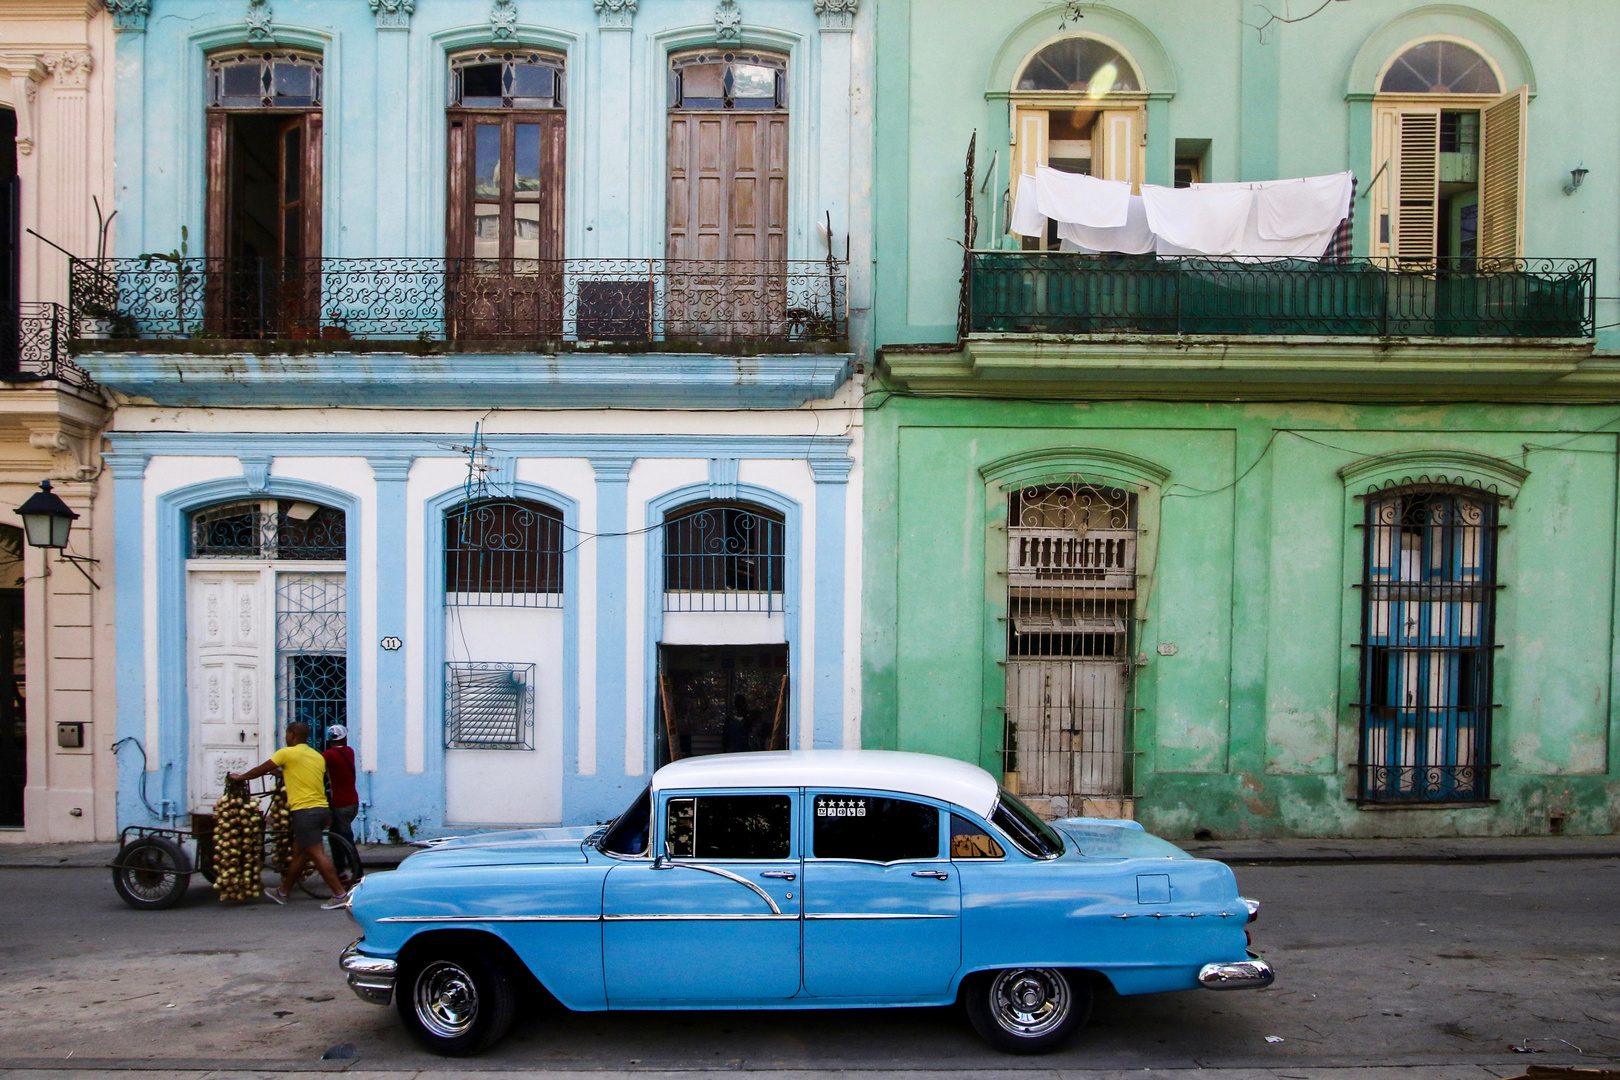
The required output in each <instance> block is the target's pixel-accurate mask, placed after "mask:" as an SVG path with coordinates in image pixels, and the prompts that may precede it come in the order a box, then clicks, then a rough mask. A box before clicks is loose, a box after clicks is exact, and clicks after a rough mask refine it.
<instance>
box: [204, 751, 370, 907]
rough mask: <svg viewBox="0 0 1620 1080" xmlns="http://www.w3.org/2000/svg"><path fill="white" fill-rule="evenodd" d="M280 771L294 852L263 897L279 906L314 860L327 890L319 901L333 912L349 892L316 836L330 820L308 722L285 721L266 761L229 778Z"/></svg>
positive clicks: (322, 765)
mask: <svg viewBox="0 0 1620 1080" xmlns="http://www.w3.org/2000/svg"><path fill="white" fill-rule="evenodd" d="M271 772H280V774H281V778H282V779H283V780H284V781H285V782H286V784H287V809H288V810H289V811H291V817H292V831H293V855H292V859H291V860H289V861H288V863H287V872H286V873H285V874H284V875H282V878H281V888H279V889H270V888H266V889H265V890H264V895H266V896H268V897H269V898H270V899H272V900H274V901H275V902H276V903H278V904H285V903H286V902H287V898H288V896H289V895H290V892H291V889H292V886H293V884H294V883H295V882H297V881H298V880H299V879H301V878H302V877H303V876H304V868H305V866H306V865H307V864H309V863H314V864H315V872H316V873H318V874H320V875H321V880H322V881H324V882H326V887H327V888H329V889H331V890H332V899H330V900H328V901H327V902H326V903H324V904H322V905H321V906H322V907H323V908H326V909H327V910H332V909H334V908H340V907H342V906H343V903H344V901H346V900H347V899H348V898H349V894H348V891H347V890H346V889H344V887H343V883H342V882H341V881H339V880H338V876H337V870H336V869H334V868H333V866H332V860H331V859H329V858H327V855H326V848H325V846H324V845H323V842H322V837H321V834H322V833H324V832H325V831H326V829H327V826H328V825H329V824H330V823H331V820H332V812H331V808H330V807H329V806H328V805H327V802H326V759H325V758H323V757H322V756H321V755H320V754H318V753H316V752H315V750H314V749H312V748H311V747H310V745H309V725H308V724H306V723H304V722H303V721H301V720H294V721H293V722H292V723H290V724H288V725H287V745H286V746H283V747H282V748H281V749H280V750H277V751H276V752H275V753H273V754H271V755H270V759H269V760H268V761H265V762H262V763H261V764H259V765H256V766H254V767H253V768H251V769H249V770H248V771H247V772H244V773H231V774H230V778H231V779H232V780H255V779H257V778H258V777H261V776H263V775H265V774H266V773H271Z"/></svg>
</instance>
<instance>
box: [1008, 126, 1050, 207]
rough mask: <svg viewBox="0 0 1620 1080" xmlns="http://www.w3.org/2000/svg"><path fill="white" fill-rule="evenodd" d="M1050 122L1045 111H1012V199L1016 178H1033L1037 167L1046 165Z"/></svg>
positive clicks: (1014, 194)
mask: <svg viewBox="0 0 1620 1080" xmlns="http://www.w3.org/2000/svg"><path fill="white" fill-rule="evenodd" d="M1050 129H1051V124H1050V121H1049V119H1048V117H1047V114H1046V110H1045V109H1023V108H1020V109H1015V110H1013V171H1012V172H1013V177H1012V192H1011V194H1012V197H1013V198H1014V199H1016V198H1017V197H1018V178H1019V177H1020V176H1034V175H1035V167H1036V166H1037V165H1045V164H1046V153H1047V141H1048V138H1049V136H1048V132H1049V131H1050Z"/></svg>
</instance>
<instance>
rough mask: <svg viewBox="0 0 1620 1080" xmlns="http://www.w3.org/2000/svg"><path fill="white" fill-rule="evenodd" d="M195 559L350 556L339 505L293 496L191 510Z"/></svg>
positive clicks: (321, 558) (309, 559)
mask: <svg viewBox="0 0 1620 1080" xmlns="http://www.w3.org/2000/svg"><path fill="white" fill-rule="evenodd" d="M190 525H191V528H190V530H189V532H190V536H191V552H190V555H191V557H192V558H193V559H276V560H279V561H282V562H286V561H289V560H296V561H325V562H330V561H334V560H338V561H340V560H342V559H345V558H347V557H348V540H347V535H348V533H347V528H346V515H345V514H344V513H343V511H342V510H336V509H333V508H332V507H330V506H320V505H317V504H316V503H312V502H300V501H297V500H293V499H248V500H242V501H239V502H229V503H221V504H219V505H217V506H210V507H208V508H206V509H203V510H198V511H195V512H194V513H192V515H191V522H190Z"/></svg>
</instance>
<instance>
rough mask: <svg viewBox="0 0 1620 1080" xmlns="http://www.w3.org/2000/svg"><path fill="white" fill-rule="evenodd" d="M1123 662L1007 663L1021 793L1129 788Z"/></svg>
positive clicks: (1112, 795)
mask: <svg viewBox="0 0 1620 1080" xmlns="http://www.w3.org/2000/svg"><path fill="white" fill-rule="evenodd" d="M1128 663H1129V660H1128V659H1127V658H1124V657H1121V658H1117V659H1115V658H1107V659H1104V658H1097V659H1094V660H1091V659H1088V660H1077V659H1063V660H1057V659H1052V660H1018V661H1009V662H1008V664H1007V715H1008V716H1009V717H1010V718H1011V719H1012V723H1013V728H1014V730H1015V731H1016V733H1017V762H1018V773H1019V788H1020V790H1021V791H1023V792H1024V793H1026V794H1029V795H1034V796H1044V797H1056V796H1065V797H1071V796H1081V797H1090V798H1107V799H1120V798H1124V797H1126V796H1128V795H1129V794H1130V792H1129V790H1128V789H1127V788H1126V786H1125V776H1126V770H1125V766H1126V750H1127V749H1128V747H1127V746H1126V741H1125V740H1126V731H1127V725H1126V690H1127V689H1128V684H1127V681H1126V680H1127V675H1128V671H1129V669H1128V667H1127V665H1128ZM1075 809H1076V810H1078V805H1076V806H1075Z"/></svg>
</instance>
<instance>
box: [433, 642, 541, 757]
mask: <svg viewBox="0 0 1620 1080" xmlns="http://www.w3.org/2000/svg"><path fill="white" fill-rule="evenodd" d="M444 669H445V670H444V745H445V746H446V747H447V748H449V749H452V750H533V749H534V665H533V664H496V663H460V662H451V663H447V664H445V665H444Z"/></svg>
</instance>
